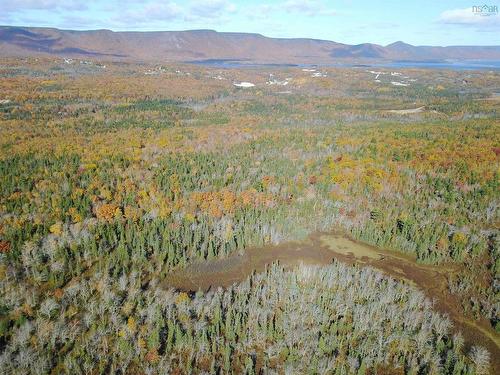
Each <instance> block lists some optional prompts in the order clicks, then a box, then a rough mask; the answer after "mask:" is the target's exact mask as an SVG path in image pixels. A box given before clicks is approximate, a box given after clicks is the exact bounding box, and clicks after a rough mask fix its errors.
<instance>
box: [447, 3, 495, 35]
mask: <svg viewBox="0 0 500 375" xmlns="http://www.w3.org/2000/svg"><path fill="white" fill-rule="evenodd" d="M439 22H441V23H445V24H450V25H461V26H467V27H474V28H477V29H479V30H481V29H482V30H488V29H497V28H500V16H499V14H498V13H491V14H488V15H481V14H478V13H475V12H473V11H472V7H470V8H465V9H452V10H447V11H444V12H443V13H441V15H440V17H439Z"/></svg>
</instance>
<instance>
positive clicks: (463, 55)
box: [0, 26, 500, 64]
mask: <svg viewBox="0 0 500 375" xmlns="http://www.w3.org/2000/svg"><path fill="white" fill-rule="evenodd" d="M38 55H40V56H42V55H54V56H61V57H93V58H103V59H114V60H129V61H201V60H213V59H232V60H245V61H249V62H255V63H294V64H300V63H303V64H314V63H317V64H320V63H334V62H338V61H345V60H349V61H353V60H354V61H363V60H411V61H428V60H445V59H456V60H467V59H469V60H470V59H476V60H500V46H450V47H433V46H412V45H411V44H407V43H404V42H395V43H392V44H389V45H387V46H381V45H377V44H371V43H363V44H358V45H349V44H342V43H337V42H333V41H328V40H318V39H306V38H295V39H283V38H268V37H265V36H263V35H260V34H250V33H229V32H217V31H213V30H188V31H151V32H129V31H127V32H114V31H110V30H89V31H75V30H60V29H55V28H38V27H15V26H0V56H1V57H16V56H17V57H26V56H38Z"/></svg>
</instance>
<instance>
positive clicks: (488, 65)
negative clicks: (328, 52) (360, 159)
mask: <svg viewBox="0 0 500 375" xmlns="http://www.w3.org/2000/svg"><path fill="white" fill-rule="evenodd" d="M185 63H186V64H192V65H201V66H206V67H214V68H220V69H245V68H246V69H256V68H393V69H403V68H404V69H442V70H455V71H464V70H500V61H497V60H443V61H410V60H394V61H383V62H367V63H343V62H339V63H331V64H292V63H257V62H252V61H249V60H244V59H207V60H190V61H185Z"/></svg>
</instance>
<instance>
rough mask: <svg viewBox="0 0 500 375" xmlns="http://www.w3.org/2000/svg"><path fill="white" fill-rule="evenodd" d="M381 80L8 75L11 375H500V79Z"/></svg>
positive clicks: (49, 68) (127, 72)
mask: <svg viewBox="0 0 500 375" xmlns="http://www.w3.org/2000/svg"><path fill="white" fill-rule="evenodd" d="M376 70H377V71H371V70H369V69H367V68H366V67H314V68H308V69H303V68H300V67H277V66H262V67H253V68H245V69H238V68H232V69H220V68H218V67H208V66H194V65H183V64H164V65H153V64H146V63H144V64H132V63H114V62H111V61H90V60H88V61H87V60H85V63H83V62H82V63H80V62H79V61H78V60H72V59H43V58H40V59H5V60H1V61H0V81H1V82H2V88H3V89H2V92H1V93H0V180H1V183H0V372H2V373H9V374H10V373H13V374H26V373H33V374H50V373H68V374H80V373H81V374H83V373H92V374H94V373H95V374H100V373H121V374H144V373H147V374H150V373H174V374H206V373H224V374H226V373H228V374H229V373H234V374H240V373H245V374H283V373H318V374H488V373H491V374H495V373H498V371H499V369H500V366H499V360H500V354H499V348H498V345H499V332H500V319H499V309H500V306H499V303H500V289H499V287H498V285H499V275H500V251H499V248H500V246H499V243H500V242H499V240H500V237H499V229H500V213H499V204H500V203H499V198H500V195H499V191H500V190H499V187H500V181H499V178H500V169H499V168H500V119H499V112H498V110H499V108H498V101H497V100H496V97H497V96H498V94H497V93H498V88H499V87H500V73H499V72H498V71H497V70H491V71H489V70H463V71H462V70H458V71H452V70H446V69H442V70H441V69H439V70H433V69H416V68H403V67H401V68H399V67H398V68H397V67H377V68H376ZM96 81H99V82H101V84H100V85H99V86H98V87H96V85H95V82H96ZM394 82H397V83H399V84H394ZM303 358H307V359H308V360H307V361H304V360H303Z"/></svg>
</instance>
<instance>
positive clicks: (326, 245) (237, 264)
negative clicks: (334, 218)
mask: <svg viewBox="0 0 500 375" xmlns="http://www.w3.org/2000/svg"><path fill="white" fill-rule="evenodd" d="M334 260H338V261H342V262H345V263H349V264H357V265H360V266H370V267H373V268H376V269H379V270H381V271H383V272H384V273H386V274H388V275H390V276H392V277H394V278H395V279H398V280H402V281H405V282H409V283H410V284H412V285H415V286H416V287H418V288H419V289H421V290H422V291H424V293H425V294H426V296H427V297H428V298H430V299H432V300H434V303H435V307H436V308H437V309H438V310H439V311H441V312H442V313H446V314H448V315H449V317H450V318H451V320H452V321H453V324H454V329H455V330H457V331H461V332H462V334H463V336H464V338H465V340H466V342H467V344H468V345H472V343H476V344H480V345H483V346H484V347H486V348H487V349H488V350H489V351H490V352H491V353H492V356H491V357H492V370H493V373H498V370H500V337H499V335H498V334H497V333H495V332H494V331H493V330H492V329H491V328H490V327H489V324H488V322H487V321H486V320H485V319H482V320H480V321H474V320H472V319H470V318H468V317H466V316H464V315H463V314H462V313H461V308H460V303H459V301H458V300H457V298H456V297H454V296H453V295H452V294H451V293H450V292H449V290H448V288H447V276H448V275H450V274H452V273H455V272H457V270H458V267H457V266H456V265H452V264H446V265H440V266H431V265H423V264H419V263H417V262H416V260H415V259H414V258H411V257H409V256H407V255H404V254H401V253H395V252H394V251H387V250H383V249H380V248H376V247H373V246H370V245H367V244H365V243H362V242H359V241H355V240H353V239H351V238H349V237H347V236H346V235H343V234H340V233H328V234H327V233H316V234H314V235H311V236H310V237H309V238H308V239H307V240H304V241H301V242H288V243H283V244H281V245H278V246H266V247H263V248H252V249H248V250H247V251H246V252H245V253H244V254H243V255H233V256H229V257H228V258H225V259H217V260H212V261H205V262H197V263H194V264H193V265H191V266H189V267H187V268H185V269H183V270H180V271H176V272H172V273H171V274H169V275H168V276H167V278H166V279H165V280H164V283H163V286H164V287H165V288H174V289H177V290H183V291H189V292H194V291H198V290H203V291H207V290H209V289H211V288H217V287H228V286H230V285H232V284H233V283H237V282H240V281H243V280H245V279H246V278H247V277H248V276H249V275H251V274H252V273H253V272H262V271H264V270H265V269H266V267H267V266H268V265H270V264H271V263H273V262H276V261H278V262H279V263H280V264H282V265H284V266H285V267H287V268H293V267H295V266H297V265H299V264H316V265H327V264H330V263H331V262H332V261H334Z"/></svg>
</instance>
